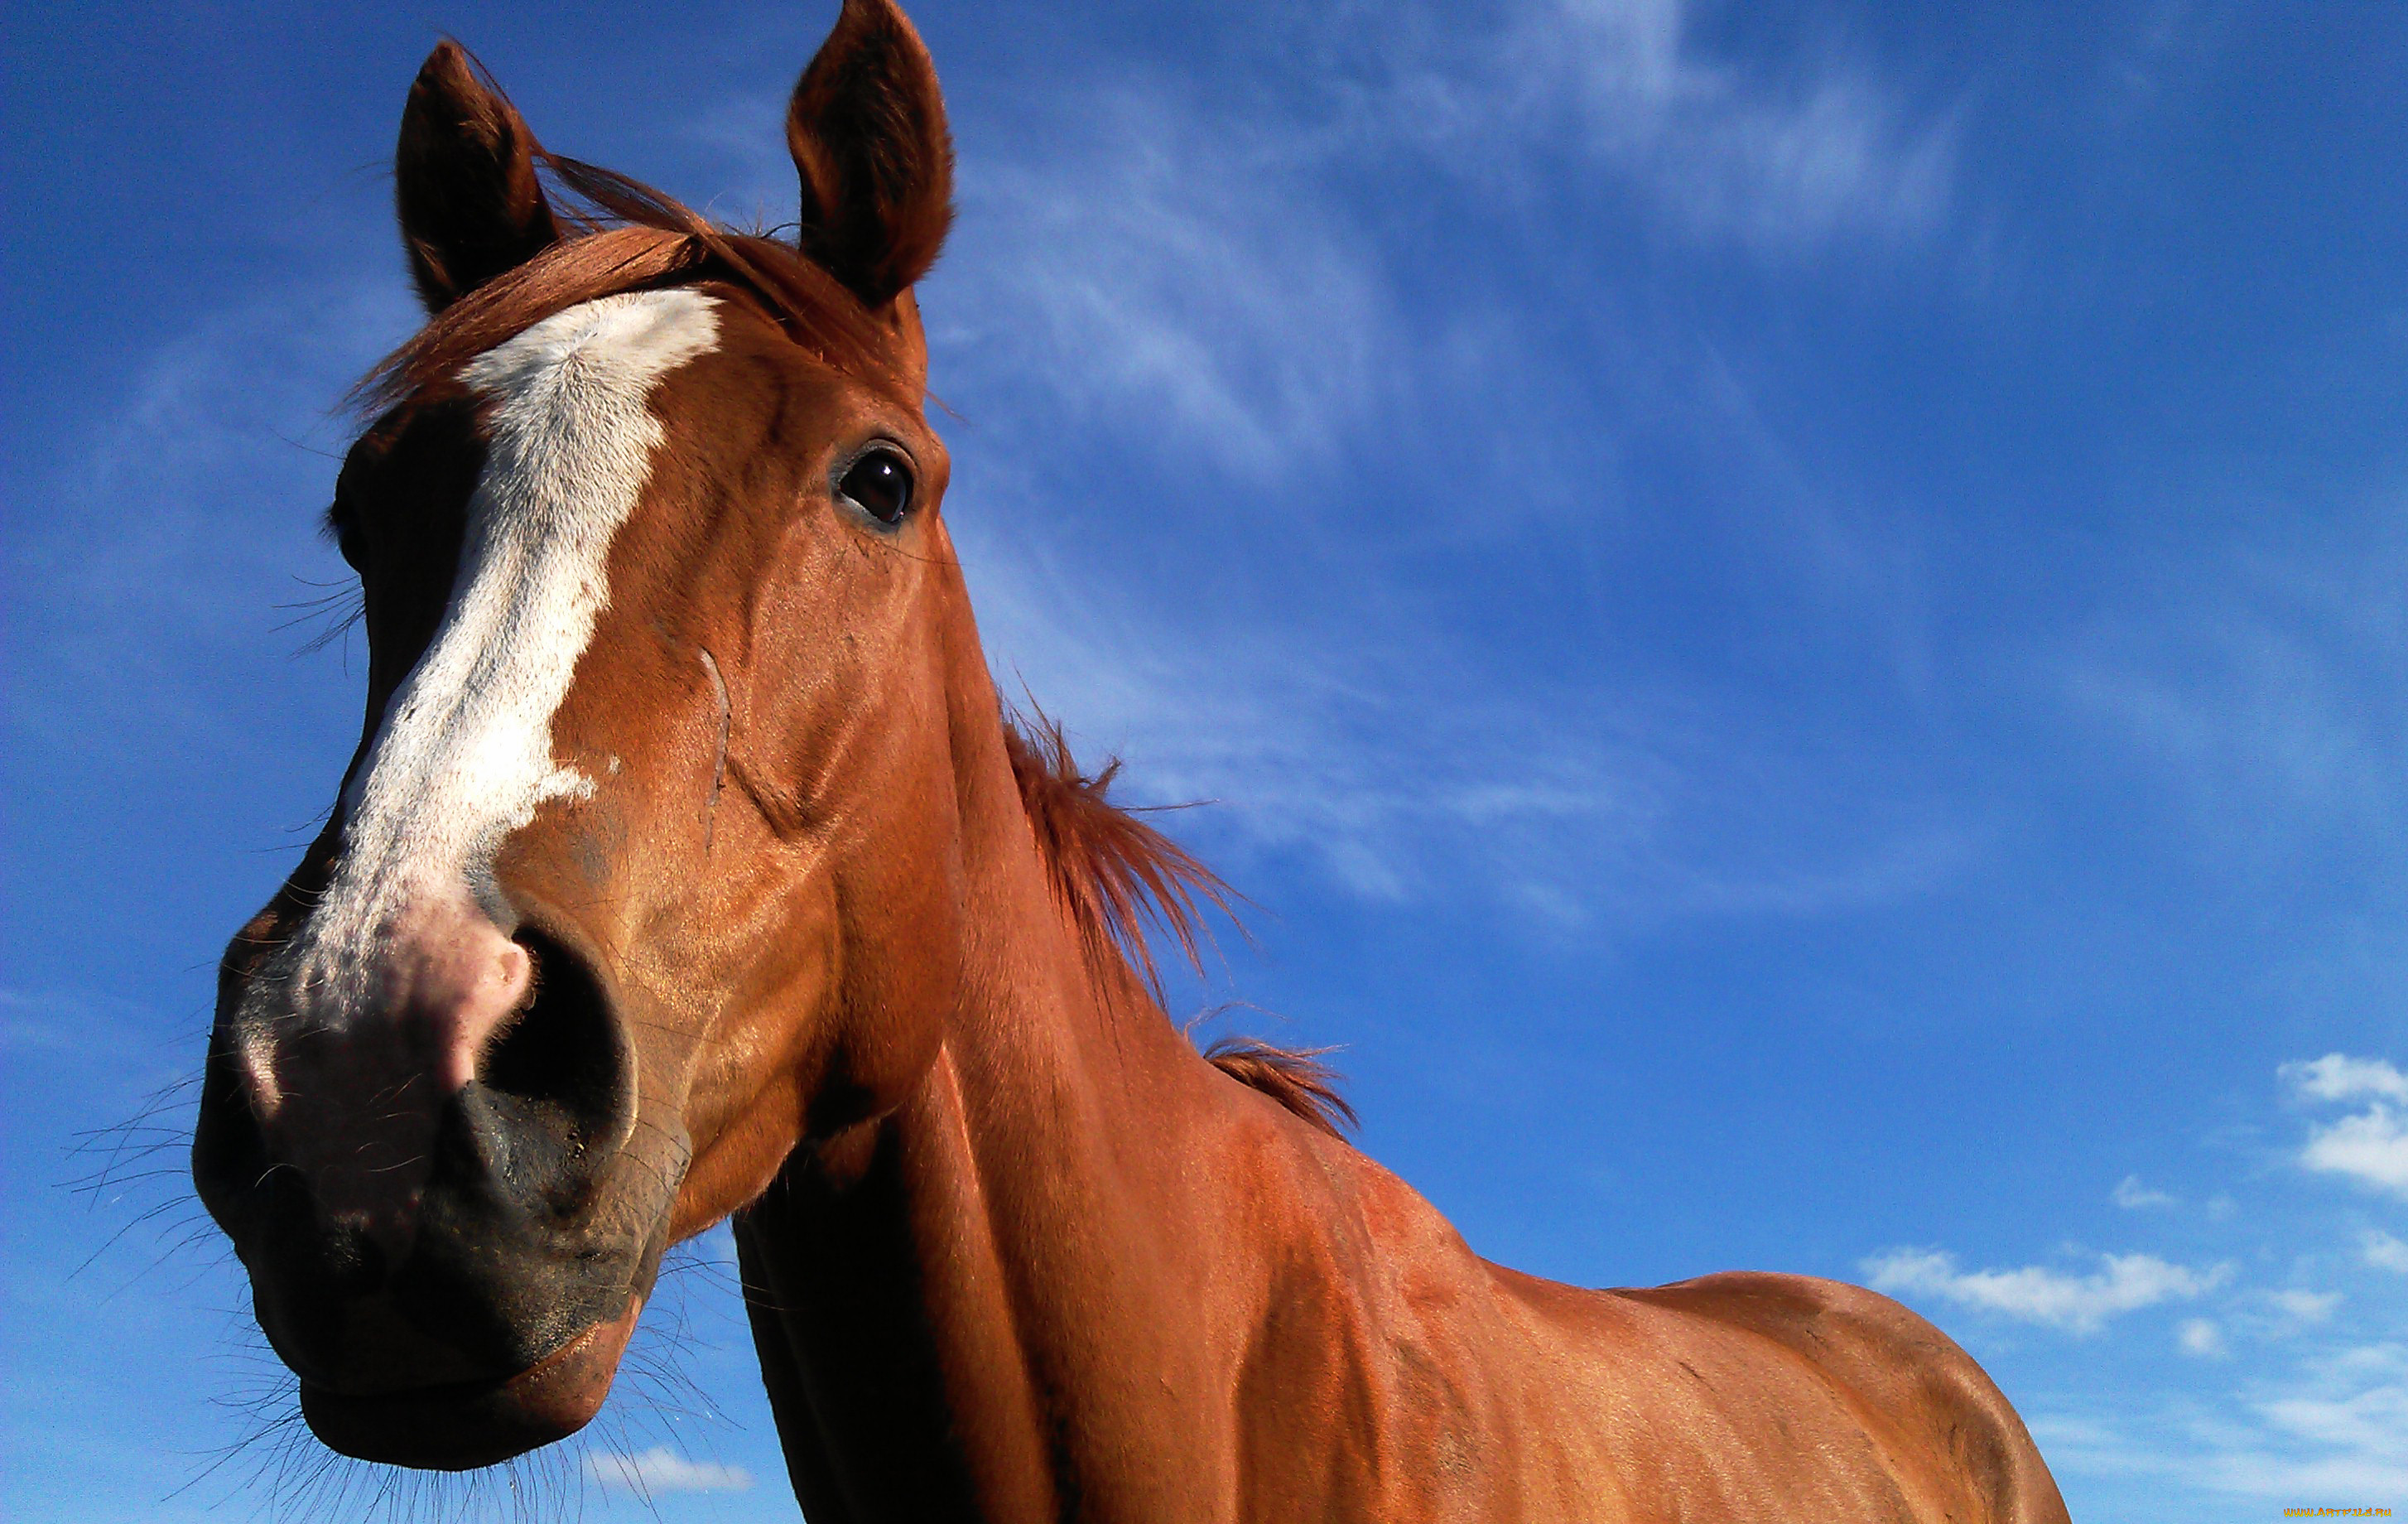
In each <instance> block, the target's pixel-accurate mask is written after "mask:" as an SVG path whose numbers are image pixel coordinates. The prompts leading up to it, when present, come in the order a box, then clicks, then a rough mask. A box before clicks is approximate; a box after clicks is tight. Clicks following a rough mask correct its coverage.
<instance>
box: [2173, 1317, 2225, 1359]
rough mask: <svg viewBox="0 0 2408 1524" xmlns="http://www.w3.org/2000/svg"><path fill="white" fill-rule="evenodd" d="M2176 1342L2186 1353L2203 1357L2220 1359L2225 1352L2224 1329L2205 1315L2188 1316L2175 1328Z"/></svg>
mask: <svg viewBox="0 0 2408 1524" xmlns="http://www.w3.org/2000/svg"><path fill="white" fill-rule="evenodd" d="M2174 1342H2175V1344H2179V1345H2180V1346H2181V1347H2182V1352H2183V1353H2184V1354H2186V1355H2196V1356H2198V1357H2199V1358H2200V1359H2220V1358H2221V1357H2222V1356H2223V1355H2224V1354H2225V1353H2226V1351H2225V1347H2224V1330H2221V1329H2219V1328H2217V1327H2216V1326H2215V1325H2214V1323H2212V1322H2210V1321H2209V1320H2208V1319H2206V1318H2204V1317H2188V1318H2185V1319H2184V1320H2183V1323H2182V1326H2181V1327H2180V1328H2178V1329H2176V1330H2174Z"/></svg>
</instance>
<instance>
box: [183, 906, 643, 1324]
mask: <svg viewBox="0 0 2408 1524" xmlns="http://www.w3.org/2000/svg"><path fill="white" fill-rule="evenodd" d="M311 929H312V928H308V927H304V928H302V930H301V933H300V936H299V937H298V938H296V942H295V946H294V952H295V953H296V954H299V955H300V956H295V957H291V958H287V959H284V960H282V966H281V967H280V968H279V962H278V960H274V959H271V960H269V961H268V962H267V963H266V964H265V965H264V966H263V967H261V968H260V969H259V970H257V971H255V972H253V973H251V976H250V977H249V978H248V979H247V980H241V981H238V983H240V984H241V985H242V986H243V987H241V988H239V989H231V990H229V991H228V992H227V993H226V995H225V996H222V1000H221V1015H220V1033H219V1042H216V1043H214V1044H213V1045H212V1056H211V1069H212V1070H213V1071H219V1072H218V1073H215V1074H213V1075H212V1076H211V1078H212V1082H213V1083H211V1084H210V1085H209V1086H208V1092H209V1093H208V1095H207V1096H206V1097H205V1102H204V1117H203V1120H204V1129H203V1130H204V1133H205V1134H207V1136H205V1137H203V1138H201V1139H198V1140H196V1148H195V1159H194V1162H195V1167H196V1170H200V1171H205V1172H207V1173H208V1174H210V1175H214V1176H218V1177H221V1178H219V1179H218V1180H216V1181H214V1182H212V1183H213V1184H215V1185H217V1186H219V1187H220V1189H219V1190H217V1191H214V1192H212V1191H210V1190H207V1189H205V1190H204V1197H205V1199H207V1198H208V1197H209V1196H211V1195H219V1196H248V1197H249V1198H251V1199H252V1200H253V1201H254V1203H255V1204H256V1205H258V1206H259V1207H260V1209H261V1210H263V1211H272V1215H276V1216H277V1217H279V1219H282V1218H291V1217H294V1216H295V1215H306V1216H307V1217H308V1219H309V1220H308V1221H307V1222H290V1221H279V1223H278V1224H276V1225H275V1226H274V1228H273V1230H272V1231H269V1232H268V1233H267V1234H266V1236H268V1237H270V1238H273V1239H276V1240H279V1241H282V1242H286V1243H294V1242H298V1241H302V1240H316V1241H317V1242H318V1245H319V1248H320V1250H321V1251H322V1250H323V1247H324V1245H325V1244H327V1243H330V1242H335V1241H350V1242H351V1244H352V1245H353V1247H352V1250H351V1252H349V1253H347V1254H346V1255H345V1257H344V1258H347V1259H349V1260H351V1261H357V1260H359V1259H361V1258H366V1260H367V1261H368V1262H369V1263H370V1264H371V1265H373V1266H374V1267H376V1272H383V1271H390V1270H391V1269H392V1268H393V1267H395V1266H397V1265H398V1264H400V1262H401V1261H402V1260H403V1259H404V1258H407V1257H408V1256H409V1255H410V1254H411V1253H412V1251H413V1249H414V1248H415V1247H416V1246H417V1240H418V1238H419V1236H420V1234H421V1229H422V1227H423V1223H424V1222H425V1220H426V1219H427V1218H428V1217H429V1216H430V1215H433V1216H435V1217H437V1218H439V1219H440V1221H441V1223H442V1224H443V1231H444V1232H446V1233H448V1234H450V1235H451V1236H452V1237H461V1236H464V1235H466V1236H467V1237H472V1238H476V1239H479V1240H490V1241H494V1242H492V1243H490V1244H486V1245H485V1246H489V1247H500V1246H502V1242H501V1241H507V1240H509V1239H512V1238H515V1237H519V1236H523V1235H522V1231H521V1230H522V1229H523V1228H524V1220H525V1219H529V1218H534V1217H544V1218H550V1219H554V1220H556V1219H558V1218H560V1217H562V1216H564V1215H572V1214H573V1213H574V1212H575V1211H576V1210H577V1208H578V1207H580V1206H581V1205H582V1204H583V1203H584V1201H585V1200H586V1199H587V1198H588V1197H590V1195H591V1194H592V1188H593V1186H594V1183H595V1178H596V1173H597V1170H598V1167H599V1166H600V1164H601V1163H603V1162H604V1161H605V1160H606V1159H607V1157H609V1155H610V1154H612V1153H614V1152H615V1151H616V1145H617V1143H619V1142H621V1141H623V1139H624V1132H625V1130H626V1128H627V1126H629V1125H631V1122H632V1113H633V1110H634V1094H633V1091H634V1085H633V1081H632V1075H631V1074H630V1073H629V1072H628V1070H629V1068H630V1066H629V1064H628V1063H627V1062H626V1045H625V1043H624V1041H623V1040H622V1038H621V1036H620V1034H619V1032H618V1030H617V1023H616V1021H615V1020H614V1019H613V1017H612V1015H611V1013H610V1011H609V1002H608V1001H607V999H605V998H604V995H603V991H602V988H601V985H600V982H599V980H598V979H597V978H596V977H595V975H594V973H593V972H592V970H591V968H590V965H589V964H588V963H587V962H586V960H584V959H583V958H581V957H579V956H576V955H575V954H574V953H573V952H571V951H570V950H569V948H568V947H567V946H566V944H564V943H563V942H560V941H558V940H555V939H552V938H550V937H547V936H545V935H543V934H541V933H539V932H537V931H534V930H531V929H527V928H524V927H523V928H521V929H520V930H519V932H518V933H517V934H516V935H515V936H512V935H508V934H505V933H504V931H503V930H502V928H501V927H498V926H497V925H495V923H494V922H493V921H492V920H491V919H490V918H489V917H487V916H486V915H485V914H484V913H482V912H481V911H480V910H479V909H477V908H476V907H475V906H474V905H473V903H469V902H466V899H465V897H462V898H461V899H457V900H454V899H431V900H429V901H428V902H426V903H424V904H423V905H418V906H413V907H412V908H411V909H410V910H409V911H408V912H406V913H403V914H401V915H399V916H397V917H395V918H394V919H393V920H392V921H391V922H389V923H388V924H387V925H386V926H385V927H383V928H382V929H381V930H380V932H379V933H378V934H377V935H376V936H375V937H374V938H372V939H368V940H366V942H364V943H363V944H361V945H356V946H352V947H334V948H328V947H324V946H319V945H312V944H308V942H309V931H310V930H311ZM236 945H237V948H239V947H241V946H242V939H237V944H236ZM204 1143H206V1144H208V1146H207V1147H203V1146H201V1145H202V1144H204ZM245 1172H249V1173H250V1175H251V1179H249V1180H243V1179H240V1178H225V1177H228V1176H235V1177H239V1176H240V1175H242V1174H243V1173H245ZM271 1177H274V1178H273V1179H272V1181H271ZM264 1181H268V1182H270V1184H267V1185H263V1184H262V1182H264ZM270 1203H274V1205H273V1206H272V1208H271V1206H270ZM239 1241H240V1235H239V1234H237V1243H238V1244H239ZM469 1247H471V1245H467V1244H455V1245H448V1246H447V1252H449V1251H451V1250H466V1249H467V1248H469ZM321 1257H322V1252H321ZM376 1272H370V1274H371V1278H376Z"/></svg>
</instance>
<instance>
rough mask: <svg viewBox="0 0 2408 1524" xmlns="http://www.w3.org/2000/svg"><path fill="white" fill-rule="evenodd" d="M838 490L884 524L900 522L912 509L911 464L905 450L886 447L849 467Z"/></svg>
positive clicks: (856, 506)
mask: <svg viewBox="0 0 2408 1524" xmlns="http://www.w3.org/2000/svg"><path fill="white" fill-rule="evenodd" d="M836 490H837V491H838V492H839V494H841V495H843V496H845V497H847V498H850V499H851V500H852V502H853V506H854V507H855V508H858V509H860V510H862V511H863V512H864V513H867V514H868V515H869V516H870V517H871V518H873V519H876V520H877V521H878V522H879V523H881V524H900V523H902V522H903V515H904V514H906V513H908V512H910V510H911V466H910V462H909V461H906V460H905V459H904V458H903V454H902V452H900V451H896V450H889V449H885V448H883V447H882V448H879V449H876V450H872V451H870V452H869V453H867V454H866V455H864V456H862V457H861V458H860V459H859V460H856V461H854V462H853V464H852V465H851V466H849V467H845V472H844V476H843V478H842V479H841V480H839V482H837V484H836Z"/></svg>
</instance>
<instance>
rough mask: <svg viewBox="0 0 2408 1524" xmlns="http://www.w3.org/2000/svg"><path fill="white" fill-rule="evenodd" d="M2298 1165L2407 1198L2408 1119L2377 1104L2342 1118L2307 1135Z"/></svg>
mask: <svg viewBox="0 0 2408 1524" xmlns="http://www.w3.org/2000/svg"><path fill="white" fill-rule="evenodd" d="M2300 1163H2302V1164H2304V1165H2306V1166H2307V1167H2308V1168H2309V1169H2311V1170H2322V1171H2325V1172H2329V1173H2332V1174H2343V1175H2348V1176H2350V1177H2351V1178H2352V1179H2355V1180H2358V1181H2361V1182H2363V1183H2365V1184H2366V1185H2370V1186H2375V1187H2377V1188H2379V1189H2382V1190H2387V1191H2390V1192H2393V1193H2394V1194H2396V1195H2400V1196H2408V1118H2403V1117H2401V1116H2400V1115H2399V1114H2396V1113H2394V1112H2393V1111H2392V1110H2391V1108H2390V1107H2388V1106H2385V1105H2382V1104H2379V1103H2378V1104H2376V1105H2374V1106H2372V1107H2371V1108H2369V1109H2368V1110H2366V1111H2363V1112H2359V1113H2358V1114H2356V1115H2354V1116H2344V1117H2343V1118H2342V1119H2341V1120H2340V1121H2338V1122H2335V1123H2333V1124H2332V1125H2331V1126H2329V1127H2323V1128H2318V1129H2315V1131H2314V1132H2312V1133H2310V1134H2309V1136H2308V1144H2307V1146H2306V1147H2305V1148H2303V1149H2301V1150H2300Z"/></svg>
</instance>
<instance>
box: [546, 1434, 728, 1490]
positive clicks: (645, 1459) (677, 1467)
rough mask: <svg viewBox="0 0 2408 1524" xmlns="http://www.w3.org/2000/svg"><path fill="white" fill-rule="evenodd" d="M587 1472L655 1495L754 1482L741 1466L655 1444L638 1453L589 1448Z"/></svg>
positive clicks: (614, 1485) (613, 1484)
mask: <svg viewBox="0 0 2408 1524" xmlns="http://www.w3.org/2000/svg"><path fill="white" fill-rule="evenodd" d="M585 1471H586V1474H588V1475H589V1476H592V1477H593V1478H594V1479H595V1481H597V1482H601V1483H603V1484H604V1485H605V1486H608V1487H612V1488H620V1489H622V1490H624V1491H628V1492H634V1493H638V1494H639V1495H641V1496H645V1497H655V1496H659V1495H661V1494H664V1493H669V1492H741V1491H744V1490H745V1489H746V1488H750V1487H751V1486H752V1485H753V1474H752V1473H750V1472H748V1471H746V1470H745V1469H744V1468H743V1467H741V1466H728V1465H722V1464H720V1463H719V1462H717V1461H711V1460H695V1459H692V1458H690V1457H687V1456H682V1455H680V1454H678V1453H677V1452H676V1451H674V1450H671V1449H669V1448H667V1446H666V1445H653V1446H652V1448H651V1449H649V1450H644V1451H641V1452H640V1453H638V1454H636V1455H622V1454H620V1453H619V1452H617V1451H616V1450H589V1451H587V1452H586V1454H585Z"/></svg>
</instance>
